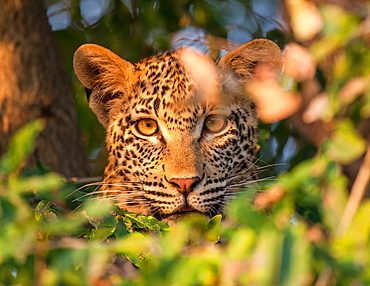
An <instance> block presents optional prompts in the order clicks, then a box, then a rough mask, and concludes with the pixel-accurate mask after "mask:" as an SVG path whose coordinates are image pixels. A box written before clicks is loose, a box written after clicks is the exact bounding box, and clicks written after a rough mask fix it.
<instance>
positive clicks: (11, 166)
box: [0, 119, 45, 174]
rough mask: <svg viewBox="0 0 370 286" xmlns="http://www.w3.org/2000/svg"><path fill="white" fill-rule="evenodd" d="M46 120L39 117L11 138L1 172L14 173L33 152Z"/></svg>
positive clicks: (1, 164) (0, 164)
mask: <svg viewBox="0 0 370 286" xmlns="http://www.w3.org/2000/svg"><path fill="white" fill-rule="evenodd" d="M44 127H45V121H44V120H42V119H38V120H35V121H32V122H30V123H28V124H27V125H25V126H24V127H22V128H21V129H20V130H19V131H18V132H17V133H16V134H15V135H14V136H13V138H12V139H11V140H10V142H9V145H8V150H7V153H6V155H5V156H4V157H3V158H2V159H1V160H0V172H4V173H6V174H9V173H12V172H14V171H15V170H17V169H18V168H19V167H20V164H21V163H22V162H23V161H24V160H25V159H26V158H27V156H29V155H30V154H31V152H32V151H33V149H34V147H35V140H36V137H37V135H38V134H39V133H40V132H41V131H42V130H43V129H44Z"/></svg>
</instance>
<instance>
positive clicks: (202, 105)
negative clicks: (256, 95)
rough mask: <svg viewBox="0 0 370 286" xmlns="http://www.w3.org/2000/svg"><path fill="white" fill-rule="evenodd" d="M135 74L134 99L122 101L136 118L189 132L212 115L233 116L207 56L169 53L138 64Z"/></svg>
mask: <svg viewBox="0 0 370 286" xmlns="http://www.w3.org/2000/svg"><path fill="white" fill-rule="evenodd" d="M135 70H136V72H137V79H136V82H135V84H134V89H133V96H132V97H131V98H130V100H129V102H126V101H127V100H126V99H123V100H122V101H124V102H125V103H123V104H126V105H128V106H129V107H128V108H129V110H130V111H131V113H130V115H131V116H132V117H133V118H139V117H155V118H156V119H158V120H161V121H163V122H166V124H167V125H168V126H169V128H170V129H173V128H180V129H185V128H193V127H194V125H195V124H196V123H197V120H199V118H204V116H205V115H206V114H208V113H211V112H218V113H222V114H224V113H227V114H228V113H230V106H228V105H230V104H228V103H230V98H231V97H230V94H227V96H229V97H228V100H225V92H224V90H222V87H221V81H222V80H223V79H222V77H221V76H220V75H221V73H219V71H218V67H217V65H216V63H215V62H213V61H212V60H211V59H210V58H209V57H207V56H204V55H201V54H199V53H197V52H194V51H192V50H188V49H180V50H177V51H168V52H166V53H163V54H160V55H156V56H153V57H151V58H149V59H146V60H144V61H142V62H140V63H138V64H136V65H135ZM229 93H230V92H229ZM234 100H235V98H234ZM242 101H243V100H242ZM244 101H245V98H244ZM222 102H223V103H224V104H222ZM225 103H226V104H225ZM239 103H240V104H242V103H243V102H239Z"/></svg>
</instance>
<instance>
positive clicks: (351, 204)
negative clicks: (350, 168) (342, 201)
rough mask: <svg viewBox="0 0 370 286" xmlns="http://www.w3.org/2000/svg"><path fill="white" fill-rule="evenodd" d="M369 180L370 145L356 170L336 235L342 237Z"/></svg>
mask: <svg viewBox="0 0 370 286" xmlns="http://www.w3.org/2000/svg"><path fill="white" fill-rule="evenodd" d="M369 181H370V145H369V146H368V148H367V151H366V154H365V157H364V160H363V162H362V165H361V167H360V169H359V171H358V174H357V177H356V180H355V182H354V183H353V186H352V189H351V193H350V196H349V199H348V202H347V204H346V207H345V209H344V212H343V215H342V217H341V219H340V222H339V224H338V228H337V230H336V236H337V237H343V236H344V235H345V234H346V233H347V231H348V229H349V227H350V225H351V223H352V220H353V218H354V217H355V215H356V212H357V210H358V208H359V206H360V203H361V200H362V198H363V197H364V195H365V191H366V187H367V184H368V183H369Z"/></svg>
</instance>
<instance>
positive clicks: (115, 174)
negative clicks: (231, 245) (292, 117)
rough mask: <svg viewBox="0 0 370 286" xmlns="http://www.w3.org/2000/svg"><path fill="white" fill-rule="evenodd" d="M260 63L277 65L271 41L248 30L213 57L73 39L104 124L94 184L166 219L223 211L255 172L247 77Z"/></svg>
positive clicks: (254, 125)
mask: <svg viewBox="0 0 370 286" xmlns="http://www.w3.org/2000/svg"><path fill="white" fill-rule="evenodd" d="M261 64H263V65H265V66H268V67H269V68H270V69H271V70H272V71H274V72H275V73H279V72H280V70H281V66H282V54H281V50H280V48H279V47H278V45H277V44H276V43H275V42H273V41H271V40H268V39H255V40H252V41H249V42H247V43H245V44H243V45H240V46H238V47H237V48H235V49H233V50H231V51H229V52H228V53H226V54H225V55H224V56H223V57H221V58H220V59H212V58H211V57H210V56H208V55H206V54H205V53H202V52H200V51H199V50H197V49H195V48H192V47H182V48H179V49H177V50H168V51H165V52H162V53H158V54H156V55H153V56H151V57H148V58H145V59H143V60H141V61H140V62H138V63H136V64H132V63H130V62H129V61H126V60H124V59H123V58H121V57H120V56H118V55H117V54H115V53H113V52H112V51H110V50H109V49H107V48H105V47H102V46H100V45H97V44H92V43H87V44H83V45H82V46H80V47H79V48H78V49H77V50H76V52H75V54H74V59H73V66H74V70H75V73H76V76H77V78H78V80H79V81H80V83H81V84H82V86H83V87H84V88H85V90H86V95H87V99H88V102H89V107H90V108H91V110H92V111H93V112H94V113H95V115H96V116H97V118H98V120H99V122H100V123H101V124H102V125H103V127H104V128H105V129H106V149H107V163H106V167H105V170H104V176H103V181H102V182H101V184H100V189H99V191H97V192H98V193H99V194H101V195H102V196H103V197H104V198H106V199H109V200H112V201H113V202H114V203H115V204H116V205H117V206H118V207H119V208H121V209H124V210H127V211H129V212H134V213H136V214H142V215H147V216H153V217H155V218H157V219H159V220H163V221H166V222H168V223H172V222H174V221H178V220H180V219H181V218H183V217H184V216H186V215H187V214H190V213H194V212H195V213H200V214H204V215H205V216H207V217H213V216H214V215H217V214H221V215H224V214H225V209H226V207H227V206H228V204H229V202H230V201H231V200H232V199H233V198H234V197H235V196H236V194H237V193H238V191H239V190H241V189H242V188H245V187H246V186H248V185H249V184H251V183H253V182H254V181H256V180H257V179H258V170H257V167H256V165H255V163H254V160H255V156H256V150H257V145H258V115H257V112H256V104H255V103H254V100H253V99H252V97H251V96H250V94H249V93H248V89H247V88H246V87H247V86H248V83H250V82H251V81H252V80H253V79H254V77H255V74H256V73H255V71H256V68H257V67H258V66H259V65H261Z"/></svg>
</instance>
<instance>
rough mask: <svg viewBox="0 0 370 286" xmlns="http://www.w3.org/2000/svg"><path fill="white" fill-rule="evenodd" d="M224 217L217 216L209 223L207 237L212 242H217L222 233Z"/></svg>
mask: <svg viewBox="0 0 370 286" xmlns="http://www.w3.org/2000/svg"><path fill="white" fill-rule="evenodd" d="M221 219H222V215H215V216H214V217H213V218H212V219H211V220H210V221H209V223H208V225H207V229H206V237H207V239H208V240H210V241H214V242H217V241H218V240H219V238H220V233H221Z"/></svg>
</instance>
